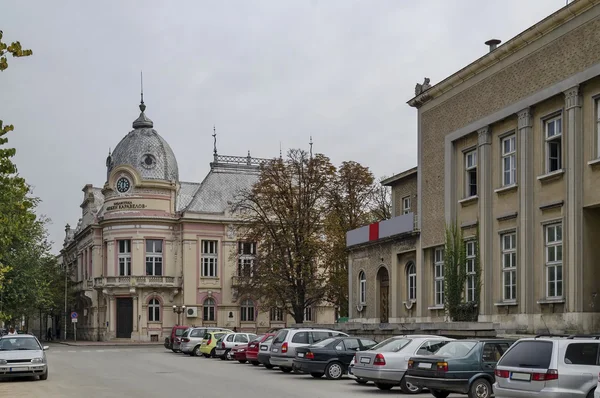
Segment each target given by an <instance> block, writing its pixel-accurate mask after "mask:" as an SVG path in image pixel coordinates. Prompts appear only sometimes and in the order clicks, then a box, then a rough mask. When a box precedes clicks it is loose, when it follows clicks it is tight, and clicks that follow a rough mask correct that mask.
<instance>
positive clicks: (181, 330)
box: [175, 329, 187, 336]
mask: <svg viewBox="0 0 600 398" xmlns="http://www.w3.org/2000/svg"><path fill="white" fill-rule="evenodd" d="M186 330H187V329H175V336H181V335H182V334H183V332H185V331H186Z"/></svg>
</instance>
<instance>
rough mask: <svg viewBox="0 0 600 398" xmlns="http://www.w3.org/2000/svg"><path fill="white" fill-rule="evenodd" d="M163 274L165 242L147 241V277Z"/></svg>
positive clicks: (157, 240)
mask: <svg viewBox="0 0 600 398" xmlns="http://www.w3.org/2000/svg"><path fill="white" fill-rule="evenodd" d="M162 274H163V241H162V240H160V239H147V240H146V275H155V276H161V275H162Z"/></svg>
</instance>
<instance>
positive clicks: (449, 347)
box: [435, 341, 477, 358]
mask: <svg viewBox="0 0 600 398" xmlns="http://www.w3.org/2000/svg"><path fill="white" fill-rule="evenodd" d="M476 344H477V342H475V341H451V342H449V343H448V344H446V345H445V346H443V347H442V348H440V349H439V350H438V351H437V352H436V353H435V355H436V356H440V357H446V358H447V357H454V358H461V357H464V356H465V355H467V354H468V353H469V351H471V350H472V349H473V347H475V345H476Z"/></svg>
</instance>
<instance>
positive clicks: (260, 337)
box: [252, 334, 265, 343]
mask: <svg viewBox="0 0 600 398" xmlns="http://www.w3.org/2000/svg"><path fill="white" fill-rule="evenodd" d="M263 337H265V335H264V334H261V335H260V336H256V337H255V338H253V339H252V342H253V343H256V342H259V341H261V340H262V339H263Z"/></svg>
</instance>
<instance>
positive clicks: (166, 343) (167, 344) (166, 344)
mask: <svg viewBox="0 0 600 398" xmlns="http://www.w3.org/2000/svg"><path fill="white" fill-rule="evenodd" d="M165 348H166V349H169V348H170V347H169V338H168V337H167V338H166V339H165Z"/></svg>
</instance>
